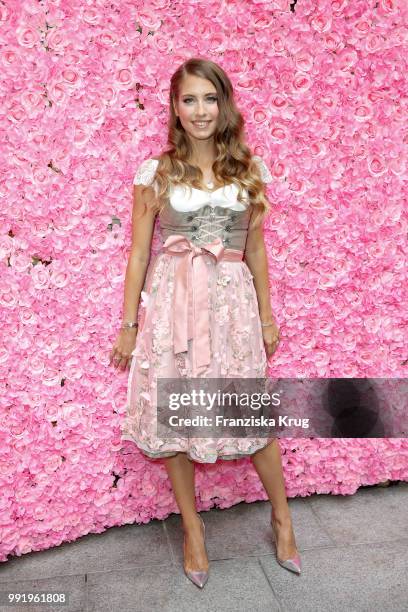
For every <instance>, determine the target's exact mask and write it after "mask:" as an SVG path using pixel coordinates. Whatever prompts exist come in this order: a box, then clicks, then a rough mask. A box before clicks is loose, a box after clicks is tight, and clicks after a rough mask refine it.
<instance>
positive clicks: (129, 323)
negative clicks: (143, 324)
mask: <svg viewBox="0 0 408 612" xmlns="http://www.w3.org/2000/svg"><path fill="white" fill-rule="evenodd" d="M138 326H139V324H138V323H137V322H136V321H123V323H122V326H121V328H120V329H129V328H132V327H138Z"/></svg>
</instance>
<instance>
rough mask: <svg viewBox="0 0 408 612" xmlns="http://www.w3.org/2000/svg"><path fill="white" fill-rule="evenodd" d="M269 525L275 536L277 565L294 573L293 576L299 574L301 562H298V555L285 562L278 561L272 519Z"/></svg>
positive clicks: (276, 541)
mask: <svg viewBox="0 0 408 612" xmlns="http://www.w3.org/2000/svg"><path fill="white" fill-rule="evenodd" d="M271 525H272V529H273V533H274V536H275V548H276V560H277V562H278V563H279V565H281V566H282V567H284V568H285V569H287V570H289V571H291V572H294V573H295V574H300V573H301V561H300V555H299V553H298V554H296V555H295V556H294V557H290V558H289V559H286V560H285V561H283V560H282V559H279V557H278V540H277V537H276V528H275V524H274V522H273V518H271Z"/></svg>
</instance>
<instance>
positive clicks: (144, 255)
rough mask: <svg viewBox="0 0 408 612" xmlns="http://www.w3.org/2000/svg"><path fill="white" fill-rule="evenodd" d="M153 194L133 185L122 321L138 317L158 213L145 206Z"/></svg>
mask: <svg viewBox="0 0 408 612" xmlns="http://www.w3.org/2000/svg"><path fill="white" fill-rule="evenodd" d="M143 190H145V191H144V193H142V192H143ZM154 198H155V193H154V190H153V189H152V188H151V187H146V186H145V185H133V211H132V245H131V248H130V253H129V260H128V264H127V268H126V276H125V295H124V300H123V321H137V312H138V307H139V301H140V294H141V292H142V289H143V284H144V280H145V276H146V271H147V267H148V265H149V260H150V248H151V244H152V237H153V229H154V222H155V218H156V214H157V213H156V212H153V211H152V210H151V209H149V208H147V207H146V209H145V204H147V202H149V201H150V200H151V199H154Z"/></svg>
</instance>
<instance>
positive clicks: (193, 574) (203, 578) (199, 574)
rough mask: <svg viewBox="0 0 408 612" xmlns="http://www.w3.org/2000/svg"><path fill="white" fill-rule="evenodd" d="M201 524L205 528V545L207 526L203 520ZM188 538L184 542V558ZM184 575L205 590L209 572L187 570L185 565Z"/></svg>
mask: <svg viewBox="0 0 408 612" xmlns="http://www.w3.org/2000/svg"><path fill="white" fill-rule="evenodd" d="M200 519H201V523H202V526H203V531H204V543H205V525H204V521H203V519H202V518H201V516H200ZM185 549H186V536H185V535H184V541H183V552H184V557H185V555H186V550H185ZM184 573H185V575H186V576H187V578H189V579H190V580H191V582H194V584H195V585H197V586H198V587H199V588H200V589H202V588H203V586H204V585H205V583H206V582H207V580H208V574H209V572H205V571H202V570H187V569H186V567H185V565H184Z"/></svg>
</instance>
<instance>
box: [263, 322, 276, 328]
mask: <svg viewBox="0 0 408 612" xmlns="http://www.w3.org/2000/svg"><path fill="white" fill-rule="evenodd" d="M261 325H262V327H270V326H271V325H275V322H274V321H272V323H262V321H261Z"/></svg>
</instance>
